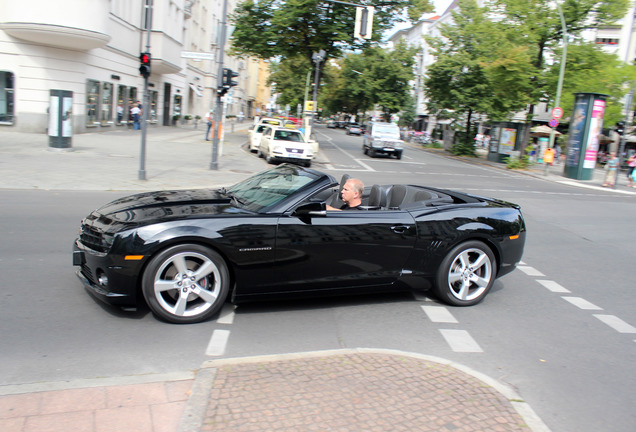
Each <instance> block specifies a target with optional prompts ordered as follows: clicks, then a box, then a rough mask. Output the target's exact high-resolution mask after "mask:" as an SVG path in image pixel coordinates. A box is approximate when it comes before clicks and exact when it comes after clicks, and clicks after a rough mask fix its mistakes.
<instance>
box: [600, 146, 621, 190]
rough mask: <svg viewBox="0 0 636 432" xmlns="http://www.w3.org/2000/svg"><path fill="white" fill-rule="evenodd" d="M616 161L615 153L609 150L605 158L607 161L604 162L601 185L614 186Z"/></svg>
mask: <svg viewBox="0 0 636 432" xmlns="http://www.w3.org/2000/svg"><path fill="white" fill-rule="evenodd" d="M618 162H619V161H618V157H617V156H616V153H614V152H610V154H609V157H608V158H607V163H606V164H605V182H603V187H605V186H614V185H615V184H616V175H617V173H618V171H617V170H618Z"/></svg>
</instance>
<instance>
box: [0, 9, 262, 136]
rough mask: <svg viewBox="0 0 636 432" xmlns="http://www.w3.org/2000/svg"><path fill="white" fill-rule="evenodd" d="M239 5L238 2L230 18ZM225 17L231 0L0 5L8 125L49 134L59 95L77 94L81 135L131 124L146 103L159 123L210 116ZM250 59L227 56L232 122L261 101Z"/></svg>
mask: <svg viewBox="0 0 636 432" xmlns="http://www.w3.org/2000/svg"><path fill="white" fill-rule="evenodd" d="M235 4H236V0H228V5H227V10H228V14H229V13H230V12H231V11H232V9H233V7H234V6H235ZM222 13H223V1H222V0H190V1H186V0H90V1H86V0H57V1H55V2H51V1H44V0H31V1H29V2H10V1H2V2H0V127H7V128H9V129H10V130H12V131H16V132H36V133H44V132H46V130H47V127H48V123H49V111H50V107H51V100H52V98H51V91H52V90H64V91H66V92H70V93H69V94H71V95H72V109H71V110H70V112H69V114H70V115H71V118H72V130H73V132H74V133H82V132H93V131H99V130H104V129H108V128H116V127H122V126H127V125H128V124H129V113H130V109H131V108H132V106H133V105H134V104H135V103H137V101H139V102H141V103H142V105H147V106H144V109H147V110H148V111H147V114H148V120H149V124H150V125H166V126H167V125H171V124H173V123H174V122H175V121H180V122H182V121H184V119H186V118H192V119H194V118H195V117H196V116H200V117H203V116H204V115H205V113H206V112H207V111H208V110H209V109H210V108H213V107H214V106H215V104H216V89H217V85H218V76H217V74H218V64H217V60H218V58H219V53H220V49H221V46H220V41H219V37H220V34H221V31H220V30H221V28H222V26H223V22H222V16H223V15H222ZM148 45H149V49H148ZM228 46H229V44H227V43H226V45H225V47H226V48H227V47H228ZM145 51H149V52H150V53H151V56H152V61H151V75H150V78H149V82H148V85H149V87H148V90H149V92H148V95H149V97H148V101H147V103H145V104H144V100H143V96H144V78H143V77H141V76H140V73H139V55H140V53H141V52H145ZM248 61H249V60H242V59H234V58H232V57H230V56H228V55H224V58H223V63H224V64H223V65H224V66H225V67H228V68H231V69H233V70H235V71H237V72H239V73H240V75H239V77H238V81H239V85H238V86H237V87H234V88H233V90H232V95H231V97H230V98H228V100H229V102H230V103H228V104H227V113H228V114H229V115H237V114H238V113H240V112H244V113H245V115H250V114H251V113H250V111H249V107H250V106H251V105H253V101H255V100H256V97H257V94H256V93H257V92H256V90H253V91H251V90H250V88H251V85H250V77H249V76H248V68H247V63H248Z"/></svg>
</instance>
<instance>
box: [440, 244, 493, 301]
mask: <svg viewBox="0 0 636 432" xmlns="http://www.w3.org/2000/svg"><path fill="white" fill-rule="evenodd" d="M493 278H494V274H493V262H492V260H491V258H490V257H489V256H488V254H487V253H486V252H484V251H483V250H481V249H478V248H470V249H465V250H462V251H461V252H460V253H459V254H458V255H457V256H456V257H455V258H454V259H453V262H452V264H451V266H450V269H449V271H448V288H449V292H450V293H451V294H452V295H453V296H455V297H456V298H457V299H458V300H461V301H473V300H475V299H478V298H480V297H481V296H482V295H483V294H484V293H485V291H486V290H487V289H489V288H490V285H491V284H492V282H493Z"/></svg>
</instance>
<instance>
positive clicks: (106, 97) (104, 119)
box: [99, 82, 113, 126]
mask: <svg viewBox="0 0 636 432" xmlns="http://www.w3.org/2000/svg"><path fill="white" fill-rule="evenodd" d="M101 108H102V109H101V111H100V113H101V114H100V117H99V119H100V121H101V124H102V126H106V125H109V124H112V123H113V85H112V84H111V83H107V82H105V83H102V107H101Z"/></svg>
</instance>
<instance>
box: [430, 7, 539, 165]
mask: <svg viewBox="0 0 636 432" xmlns="http://www.w3.org/2000/svg"><path fill="white" fill-rule="evenodd" d="M453 19H454V24H447V25H443V26H441V35H442V38H436V39H433V38H429V40H428V41H429V44H430V45H431V47H432V48H433V50H434V53H435V54H436V56H437V61H436V62H435V63H434V64H432V65H431V66H430V67H429V68H428V70H427V78H426V80H425V86H426V90H425V92H426V95H427V97H428V99H429V100H430V101H431V102H430V103H429V109H430V110H431V111H432V112H437V113H438V114H440V115H441V116H444V115H447V116H448V117H451V118H453V119H455V120H457V121H458V122H462V123H463V127H462V128H461V129H463V130H462V134H461V137H462V138H461V139H460V140H459V141H458V142H456V143H455V145H454V146H453V148H452V151H453V152H454V153H457V154H469V155H472V154H473V153H474V146H473V140H472V137H473V135H474V133H473V130H472V122H473V116H474V115H475V114H486V115H488V117H489V118H491V119H495V120H496V119H504V118H506V117H507V116H508V115H509V114H510V113H511V112H514V111H517V110H519V109H522V108H524V107H525V106H526V104H527V103H528V102H529V101H530V97H531V86H530V78H531V76H533V75H534V70H533V69H532V68H531V67H529V53H528V50H527V49H526V47H525V46H523V45H518V44H516V43H515V41H514V40H511V39H510V38H508V37H507V34H506V33H505V32H504V31H503V29H502V28H501V27H500V26H498V25H496V24H494V23H493V22H492V21H491V20H490V19H489V17H488V11H487V9H485V8H480V7H478V6H477V3H476V2H475V1H474V0H460V8H459V10H458V11H457V12H454V13H453Z"/></svg>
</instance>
